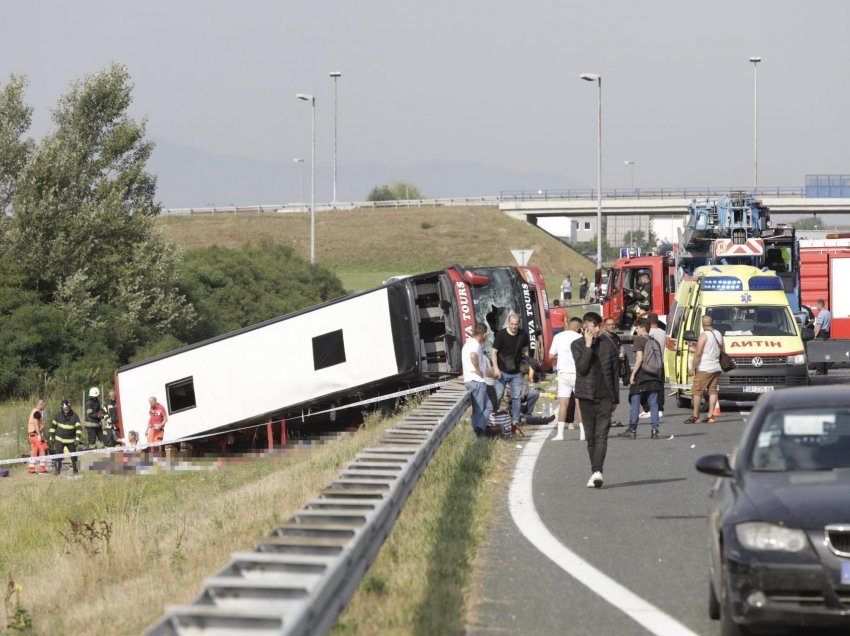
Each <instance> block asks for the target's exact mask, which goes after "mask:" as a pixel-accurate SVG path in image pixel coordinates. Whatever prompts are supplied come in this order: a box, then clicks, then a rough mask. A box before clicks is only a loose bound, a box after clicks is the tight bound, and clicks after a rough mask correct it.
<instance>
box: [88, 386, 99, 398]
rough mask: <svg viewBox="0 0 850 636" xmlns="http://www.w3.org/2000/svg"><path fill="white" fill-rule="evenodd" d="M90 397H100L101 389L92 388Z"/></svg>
mask: <svg viewBox="0 0 850 636" xmlns="http://www.w3.org/2000/svg"><path fill="white" fill-rule="evenodd" d="M89 397H100V389H98V388H97V387H96V386H93V387H92V388H90V389H89Z"/></svg>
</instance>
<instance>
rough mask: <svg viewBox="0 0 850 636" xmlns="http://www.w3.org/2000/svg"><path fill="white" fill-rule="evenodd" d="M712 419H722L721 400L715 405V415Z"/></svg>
mask: <svg viewBox="0 0 850 636" xmlns="http://www.w3.org/2000/svg"><path fill="white" fill-rule="evenodd" d="M712 417H720V400H717V402H715V403H714V415H713V416H712Z"/></svg>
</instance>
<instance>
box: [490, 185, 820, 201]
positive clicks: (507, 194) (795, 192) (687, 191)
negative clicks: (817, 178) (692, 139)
mask: <svg viewBox="0 0 850 636" xmlns="http://www.w3.org/2000/svg"><path fill="white" fill-rule="evenodd" d="M730 192H752V188H746V187H744V188H741V187H739V188H711V187H706V188H634V189H631V188H629V189H619V188H603V189H602V197H603V198H605V199H700V198H705V197H709V198H716V197H724V196H728V195H729V193H730ZM755 194H756V196H762V197H805V188H804V187H799V188H785V187H771V188H758V189H757V190H756V193H755ZM595 198H596V190H594V189H590V188H584V189H571V190H502V191H501V192H500V193H499V199H500V200H501V201H548V200H550V199H554V200H563V199H579V200H584V199H595Z"/></svg>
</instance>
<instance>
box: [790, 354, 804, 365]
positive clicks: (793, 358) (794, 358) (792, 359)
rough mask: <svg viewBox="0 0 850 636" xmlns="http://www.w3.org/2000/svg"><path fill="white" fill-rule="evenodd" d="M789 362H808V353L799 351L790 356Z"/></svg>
mask: <svg viewBox="0 0 850 636" xmlns="http://www.w3.org/2000/svg"><path fill="white" fill-rule="evenodd" d="M788 364H806V354H805V353H798V354H797V355H795V356H788Z"/></svg>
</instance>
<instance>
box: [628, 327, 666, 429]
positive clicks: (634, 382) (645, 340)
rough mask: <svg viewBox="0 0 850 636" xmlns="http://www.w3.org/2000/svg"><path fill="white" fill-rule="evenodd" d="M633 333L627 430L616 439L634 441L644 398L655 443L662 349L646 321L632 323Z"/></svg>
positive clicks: (660, 387) (661, 370) (661, 371)
mask: <svg viewBox="0 0 850 636" xmlns="http://www.w3.org/2000/svg"><path fill="white" fill-rule="evenodd" d="M635 330H636V332H637V335H636V336H635V341H634V345H633V348H634V352H635V364H634V367H632V375H631V378H630V380H629V403H630V404H631V412H630V414H629V427H628V428H627V429H626V430H625V431H623V432H622V433H620V435H619V437H627V438H629V439H635V438H636V437H637V425H638V414H639V413H640V402H641V396H643V395H645V396H646V398H647V401H648V402H649V417H650V420H649V421H650V424H651V425H652V432H651V433H650V437H651V438H652V439H658V437H659V434H658V393H659V392H660V391H661V389H662V384H661V374H662V373H663V369H664V363H663V358H662V352H661V347H660V346H659V344H658V342H657V341H656V340H655V338H653V337H652V336H650V335H649V322H648V321H647V320H646V318H638V319H637V320H635Z"/></svg>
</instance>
